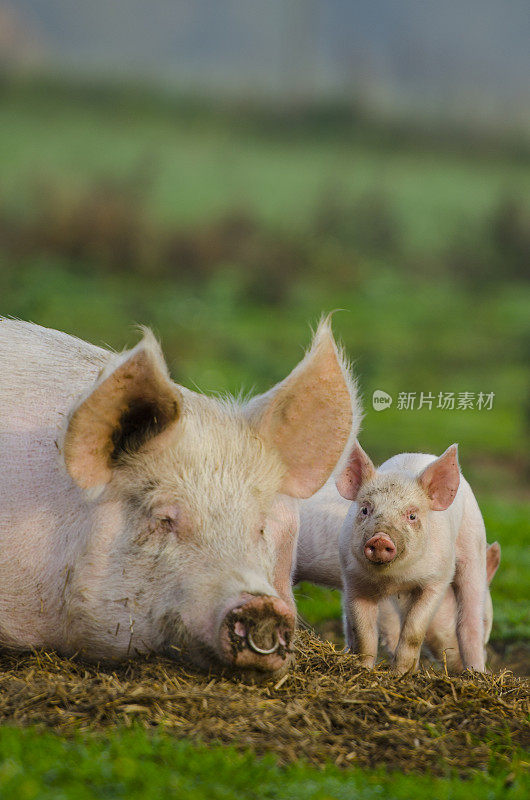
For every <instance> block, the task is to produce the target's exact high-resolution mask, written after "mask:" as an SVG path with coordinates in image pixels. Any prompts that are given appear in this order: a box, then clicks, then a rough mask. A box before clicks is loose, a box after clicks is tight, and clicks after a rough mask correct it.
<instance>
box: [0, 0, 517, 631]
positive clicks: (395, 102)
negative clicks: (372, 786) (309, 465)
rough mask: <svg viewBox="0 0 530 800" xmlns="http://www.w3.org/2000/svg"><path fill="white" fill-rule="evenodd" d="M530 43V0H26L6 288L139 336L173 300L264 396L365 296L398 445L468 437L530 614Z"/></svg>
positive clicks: (186, 379) (5, 19)
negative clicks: (404, 402) (450, 402)
mask: <svg viewBox="0 0 530 800" xmlns="http://www.w3.org/2000/svg"><path fill="white" fill-rule="evenodd" d="M529 41H530V17H529V15H528V4H527V2H526V0H510V2H508V3H507V2H506V0H458V1H457V0H445V2H443V3H440V2H434V1H433V0H422V1H421V2H419V0H399V1H398V2H396V1H395V0H358V2H355V3H351V2H348V0H245V2H237V1H236V0H194V1H193V2H185V1H182V2H177V0H149V2H146V0H143V2H142V0H113V2H111V3H109V2H107V0H91V2H90V3H79V2H74V0H0V312H1V313H3V314H6V315H13V316H17V317H22V318H24V319H29V320H32V321H34V322H37V323H40V324H42V325H46V326H50V327H54V328H59V329H62V330H65V331H68V332H70V333H73V334H77V335H78V336H81V337H83V338H86V339H88V340H90V341H92V342H95V343H97V344H102V343H105V344H108V345H110V346H112V347H115V348H121V347H123V346H125V345H132V344H134V342H135V341H136V340H137V338H138V334H137V333H136V332H135V330H134V323H143V324H147V325H150V326H152V327H153V328H154V330H155V332H156V333H157V335H158V336H159V337H160V338H161V340H162V343H163V347H164V350H165V352H166V354H167V357H168V361H169V363H170V366H171V370H172V374H173V376H174V378H175V379H176V380H178V381H180V382H183V383H184V384H186V385H187V386H190V387H195V388H199V389H200V390H201V391H205V392H216V391H227V390H228V391H230V392H236V393H237V392H239V391H240V390H241V389H242V388H243V389H244V390H245V391H250V390H256V391H261V390H264V389H266V388H267V387H268V386H270V385H271V383H273V382H275V381H277V380H279V379H281V378H282V377H283V376H284V375H285V374H286V372H287V371H288V370H289V369H290V368H292V367H293V366H294V364H295V363H296V362H297V360H298V359H299V358H300V356H301V353H302V347H303V346H305V345H307V344H308V342H309V338H310V332H309V325H310V324H313V325H314V324H315V323H316V321H317V320H318V318H319V316H320V314H321V313H322V312H323V311H330V310H333V309H343V310H342V311H340V312H338V313H337V314H336V315H335V319H334V327H335V330H336V332H337V334H338V336H339V337H340V338H341V339H342V341H343V342H344V345H345V347H346V349H347V352H348V354H349V355H350V357H351V358H352V359H353V360H354V364H355V371H356V373H357V374H358V376H359V380H360V387H361V390H362V393H363V396H364V405H365V409H366V416H365V420H364V424H363V432H362V437H361V441H362V444H363V446H364V447H365V449H366V450H367V451H368V452H369V453H370V454H371V456H372V458H373V459H374V461H376V462H378V461H379V462H380V461H382V460H384V459H386V458H388V457H389V456H390V455H392V454H393V453H395V452H399V451H401V450H423V451H427V452H435V453H440V452H442V451H443V450H444V449H445V448H446V447H447V446H448V445H449V444H451V443H452V442H453V441H458V442H459V443H460V446H461V461H462V464H463V467H464V470H465V472H466V474H467V475H468V477H469V478H470V479H471V481H472V482H473V484H474V486H475V487H476V489H477V493H478V497H479V500H480V501H481V503H482V506H483V508H484V512H485V515H486V521H487V523H488V528H489V532H490V534H489V535H490V540H493V539H495V538H499V537H500V538H501V539H502V537H503V536H504V539H503V548H504V554H505V556H504V557H505V565H506V566H505V573H504V575H505V576H506V575H507V576H508V577H507V578H505V579H502V580H501V579H499V590H498V591H499V592H504V596H505V599H506V600H508V599H509V600H510V607H509V608H508V605H507V606H506V611H505V612H504V611H503V612H502V613H504V614H505V616H506V620H508V617H510V619H509V620H508V621H507V623H506V627H505V628H503V635H506V636H515V635H516V633H517V631H519V633H520V632H521V630H522V628H521V626H522V625H523V617H524V615H525V614H526V617H525V619H526V623H525V624H526V625H527V626H528V625H529V624H530V623H529V622H528V611H527V608H528V602H527V601H526V602H525V600H524V592H523V594H521V592H522V587H523V586H524V583H523V581H524V580H525V579H524V578H523V577H521V580H519V579H518V578H516V573H517V570H518V569H519V570H520V569H521V559H522V560H523V561H524V559H526V561H525V562H524V563H525V564H526V569H527V570H528V567H530V563H529V561H528V555H526V554H527V553H528V552H529V550H530V548H528V547H526V549H525V548H522V549H521V544H528V539H529V537H528V509H529V506H528V505H527V502H528V494H527V485H528V476H529V457H528V453H529V434H530V391H529V389H530V387H529V375H528V371H527V363H528V358H529V355H530V327H529V320H530V313H529V312H530V288H529V284H528V271H529V264H530V82H529V80H528V76H529V75H530V48H529V47H528V42H529ZM377 389H380V390H383V391H385V392H387V393H389V394H390V395H391V396H392V397H393V403H392V405H391V407H390V408H388V409H386V410H382V411H376V410H374V409H373V408H372V393H373V392H374V391H375V390H377ZM421 392H423V393H424V395H426V394H432V395H433V397H434V402H433V403H432V406H433V407H432V408H429V406H428V404H427V405H424V407H423V408H421V409H418V408H417V405H418V401H419V397H420V393H421ZM465 392H467V393H470V394H471V395H472V396H473V402H472V405H473V407H465V408H460V409H458V408H457V406H458V397H459V393H465ZM400 393H406V394H407V395H408V394H409V393H412V394H416V399H415V407H414V408H413V409H408V410H407V409H404V408H400V407H399V402H398V398H399V395H400ZM440 393H444V394H446V393H455V398H456V401H457V402H456V403H455V408H454V409H453V410H451V408H437V407H436V406H437V400H438V396H439V394H440ZM479 393H483V394H491V393H493V394H494V397H493V398H492V400H493V403H492V407H491V408H490V409H489V408H487V407H486V408H481V409H479V408H477V401H478V396H479ZM499 532H500V533H499ZM502 532H504V533H502ZM525 537H526V538H525ZM510 546H513V565H512V567H510V558H509V547H510ZM506 548H508V549H506ZM507 553H508V555H506V554H507ZM510 569H511V573H510ZM506 570H507V572H506ZM519 574H521V575H522V573H519ZM510 576H511V577H510ZM503 581H504V582H503ZM526 592H527V594H526V597H528V585H527V581H526ZM328 599H329V598H328ZM517 604H518V605H517ZM514 609H515V610H514ZM517 609H518V610H517ZM337 613H338V612H337ZM510 615H511V616H510ZM499 630H500V629H499ZM525 630H526V632H528V627H527V628H525Z"/></svg>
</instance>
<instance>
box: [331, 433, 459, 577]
mask: <svg viewBox="0 0 530 800" xmlns="http://www.w3.org/2000/svg"><path fill="white" fill-rule="evenodd" d="M459 483H460V469H459V466H458V453H457V445H451V447H449V448H448V449H447V450H446V451H445V453H444V454H443V455H441V456H440V457H439V458H437V459H435V460H434V461H432V462H431V463H430V464H429V465H428V466H427V467H426V468H425V469H424V470H423V471H422V472H421V473H420V474H419V475H418V474H415V473H414V472H413V471H408V470H406V469H396V470H392V469H388V470H386V469H385V470H377V469H376V468H375V467H374V465H373V463H372V461H371V460H370V458H369V456H367V454H366V453H365V452H364V450H363V449H362V447H361V446H360V444H359V443H358V442H356V443H355V445H354V447H353V450H352V452H351V454H350V457H349V459H348V462H347V464H346V467H345V468H344V470H343V471H342V473H341V474H340V476H339V478H338V480H337V489H338V490H339V492H340V494H341V495H342V496H343V497H345V498H346V499H347V500H355V501H356V503H355V505H354V507H353V508H352V510H351V512H350V514H349V515H348V523H347V524H348V526H349V527H351V529H352V531H353V532H352V535H351V536H352V539H351V546H352V552H353V555H354V557H355V558H356V559H357V561H358V562H359V563H360V564H361V565H362V566H363V568H365V569H367V570H372V571H374V572H377V571H385V572H386V571H389V572H392V571H393V569H394V567H395V568H396V569H402V567H403V564H404V563H405V562H410V561H412V560H416V559H418V558H421V556H422V554H423V552H424V549H425V547H428V545H429V532H428V519H429V515H430V514H431V512H432V511H444V510H445V509H446V508H448V507H449V506H450V505H451V503H452V502H453V500H454V497H455V495H456V492H457V490H458V486H459Z"/></svg>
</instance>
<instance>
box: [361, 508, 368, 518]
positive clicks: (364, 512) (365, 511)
mask: <svg viewBox="0 0 530 800" xmlns="http://www.w3.org/2000/svg"><path fill="white" fill-rule="evenodd" d="M361 514H362V515H363V516H364V517H367V516H368V506H363V507H362V508H361Z"/></svg>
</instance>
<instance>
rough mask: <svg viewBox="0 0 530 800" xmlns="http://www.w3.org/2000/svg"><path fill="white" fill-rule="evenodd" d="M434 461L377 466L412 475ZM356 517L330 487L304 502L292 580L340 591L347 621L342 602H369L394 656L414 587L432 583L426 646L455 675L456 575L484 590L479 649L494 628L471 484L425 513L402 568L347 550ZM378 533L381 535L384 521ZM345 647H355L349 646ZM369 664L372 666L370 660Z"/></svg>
mask: <svg viewBox="0 0 530 800" xmlns="http://www.w3.org/2000/svg"><path fill="white" fill-rule="evenodd" d="M434 460H435V458H434V456H429V455H424V454H402V455H399V456H395V457H393V458H391V459H389V460H388V461H387V462H385V463H384V464H383V465H382V466H381V467H379V469H378V470H377V475H382V476H384V475H385V473H386V475H387V476H390V477H391V476H392V475H393V474H396V476H399V475H400V474H405V475H406V476H407V477H410V476H414V475H418V474H420V473H421V472H422V470H424V469H425V468H426V467H427V466H428V465H429V464H431V463H432V462H433V461H434ZM387 483H388V485H387V486H385V487H383V488H384V491H386V493H387V494H388V493H389V492H391V491H392V480H390V481H389V482H388V481H387ZM358 512H359V506H358V504H357V503H356V502H350V501H349V500H346V499H344V498H343V497H341V496H340V495H339V493H338V491H337V489H336V487H335V485H334V483H332V482H329V483H328V484H326V485H325V486H324V487H323V488H322V489H321V490H320V491H319V492H318V493H317V494H316V495H314V497H312V498H310V499H309V500H306V501H304V502H303V503H302V507H301V515H300V517H301V519H300V532H299V539H298V545H297V553H296V565H295V571H294V578H295V581H300V580H309V581H312V582H314V583H320V584H322V585H325V586H330V587H333V588H339V589H341V588H343V587H344V589H345V612H346V614H345V617H346V620H347V607H348V596H350V597H351V596H354V597H359V598H360V602H361V603H362V602H363V601H364V600H365V599H366V600H367V601H369V603H370V605H372V603H371V601H372V600H374V599H375V600H376V601H377V602H378V611H377V623H378V629H379V636H380V639H381V642H382V644H383V645H384V646H385V647H386V649H387V650H388V651H389V652H390V653H392V654H394V653H395V652H396V650H397V647H398V643H399V637H400V633H401V629H402V626H403V621H404V620H405V618H406V616H407V614H408V612H409V610H410V602H411V601H410V598H411V596H412V594H413V593H414V592H415V591H417V590H418V588H423V587H428V586H430V585H432V584H435V585H437V586H438V587H443V586H445V588H444V590H443V591H441V589H439V591H438V594H439V598H438V601H437V602H435V604H434V608H433V612H432V616H431V618H430V621H429V624H428V628H427V631H426V635H425V644H426V645H427V647H428V648H429V649H430V651H431V653H432V654H433V655H434V657H435V658H438V659H441V658H442V657H443V654H444V653H445V657H446V659H447V663H448V666H449V668H450V669H451V670H453V671H458V670H461V669H462V660H461V657H460V647H459V644H458V635H457V626H458V614H457V602H456V598H455V591H454V588H453V585H452V582H453V579H454V578H455V577H456V580H457V581H458V578H459V575H458V572H459V571H461V570H462V569H463V570H464V572H466V571H467V572H469V571H470V569H471V573H472V574H473V575H474V580H475V583H476V582H478V584H479V586H480V585H483V587H484V590H483V593H482V597H481V598H480V599H479V606H480V608H479V611H478V612H477V627H478V628H479V629H480V643H481V646H483V645H484V644H485V643H486V642H487V640H488V638H489V633H490V630H491V622H492V605H491V597H490V595H489V592H488V591H487V588H486V581H485V548H486V541H485V530H484V524H483V521H482V516H481V514H480V510H479V508H478V506H477V503H476V500H475V498H474V495H473V492H472V491H471V488H470V486H469V484H468V483H467V481H465V479H464V478H461V480H460V485H459V487H458V491H457V492H456V495H455V497H454V500H453V501H452V503H451V505H450V506H449V507H448V508H447V509H446V510H445V511H438V512H432V511H431V512H430V514H429V531H428V537H424V538H418V540H417V542H416V543H415V547H414V548H411V549H412V555H409V557H408V558H407V560H406V563H405V564H402V563H396V564H395V565H393V564H392V565H388V566H387V565H383V567H382V568H378V567H375V568H374V567H372V565H371V564H366V563H365V559H364V557H363V556H362V555H361V556H359V553H357V555H356V554H355V553H354V552H353V551H352V548H351V541H352V535H353V536H355V534H352V530H353V529H355V519H356V517H357V515H358ZM380 527H382V528H383V529H385V523H384V521H382V523H381V525H380ZM497 550H498V546H497ZM497 550H496V551H495V555H497ZM341 561H342V568H341ZM497 563H498V561H497ZM481 565H483V566H481ZM482 569H484V575H482ZM455 570H456V571H457V574H456V575H455ZM475 572H476V574H474V573H475ZM493 573H494V569H493ZM479 595H480V590H479ZM478 614H480V619H478ZM346 633H348V625H347V623H346ZM349 643H350V645H353V642H352V641H351V640H350V641H349ZM476 650H477V648H476V647H475V652H474V656H473V658H475V663H474V664H473V665H474V666H477V668H481V665H482V667H483V664H482V660H481V657H480V656H478V655H477V653H476ZM482 658H483V654H482ZM368 661H370V663H371V661H372V658H371V657H370V659H368Z"/></svg>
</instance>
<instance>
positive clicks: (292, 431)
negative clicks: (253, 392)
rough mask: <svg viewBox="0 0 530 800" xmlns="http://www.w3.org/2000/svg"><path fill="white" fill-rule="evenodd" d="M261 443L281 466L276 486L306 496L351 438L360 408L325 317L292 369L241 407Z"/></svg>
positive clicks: (317, 486)
mask: <svg viewBox="0 0 530 800" xmlns="http://www.w3.org/2000/svg"><path fill="white" fill-rule="evenodd" d="M245 414H246V416H247V418H248V419H249V421H250V423H251V425H252V426H253V427H254V429H255V430H256V432H257V433H258V434H259V436H260V437H261V438H262V439H263V441H264V442H265V444H266V445H269V446H271V447H273V448H274V449H276V450H277V452H278V453H279V455H280V458H281V460H282V462H283V464H284V467H285V475H284V479H283V484H282V486H281V489H280V491H282V492H283V493H284V494H288V495H291V496H292V497H310V496H311V495H312V494H314V493H315V492H316V491H317V490H318V489H320V487H321V486H322V485H323V484H324V483H325V482H326V480H327V479H328V478H329V476H330V475H331V473H332V471H333V469H334V468H335V467H336V465H337V462H338V460H339V458H340V457H341V455H342V454H343V452H344V450H345V448H346V446H347V444H348V442H349V440H350V438H351V437H352V436H355V435H356V434H357V430H358V428H359V423H360V417H361V414H360V408H359V404H358V400H357V393H356V389H355V384H354V381H353V379H352V377H351V375H350V372H349V370H348V367H347V366H346V364H345V363H344V361H343V359H342V357H341V355H340V353H339V351H338V350H337V346H336V344H335V341H334V339H333V334H332V332H331V329H330V326H329V322H328V321H327V320H324V321H323V322H322V323H321V324H320V325H319V327H318V330H317V332H316V334H315V337H314V339H313V344H312V346H311V349H310V350H309V352H308V353H307V355H306V356H305V358H304V359H303V360H302V361H301V362H300V364H298V366H297V367H296V368H295V369H294V370H293V371H292V372H291V374H290V375H289V376H288V377H287V378H286V379H285V380H283V381H282V382H281V383H279V384H277V385H276V386H275V387H274V388H273V389H271V390H270V391H269V392H267V393H266V394H264V395H260V396H259V397H256V398H254V399H253V400H251V401H250V402H249V403H248V405H247V406H246V409H245Z"/></svg>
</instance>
